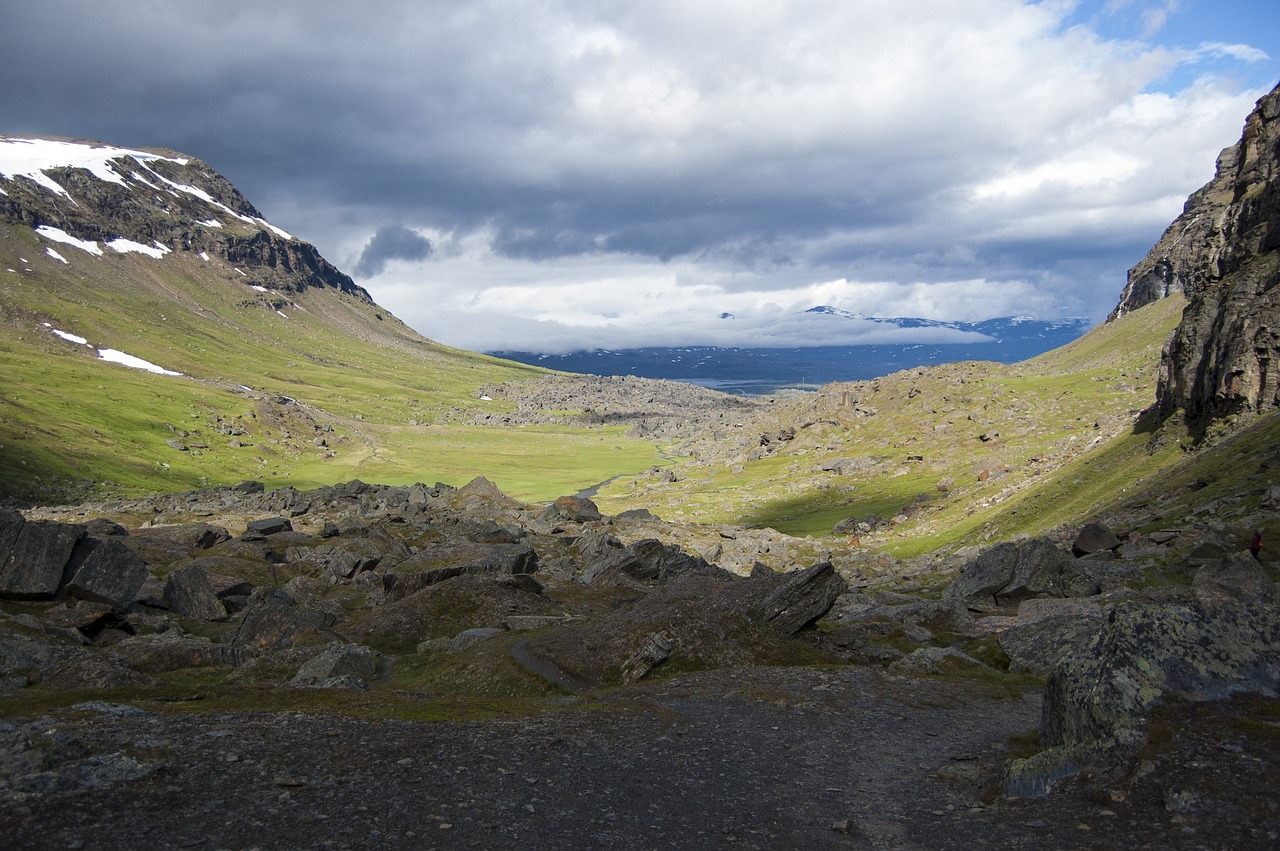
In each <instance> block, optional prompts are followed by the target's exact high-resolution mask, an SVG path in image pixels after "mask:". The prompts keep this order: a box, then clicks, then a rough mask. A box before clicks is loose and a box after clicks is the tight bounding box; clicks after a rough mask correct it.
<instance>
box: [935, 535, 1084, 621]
mask: <svg viewBox="0 0 1280 851" xmlns="http://www.w3.org/2000/svg"><path fill="white" fill-rule="evenodd" d="M1099 588H1100V585H1099V583H1098V581H1097V580H1096V579H1094V578H1092V577H1090V576H1089V575H1087V574H1086V573H1084V572H1082V571H1081V570H1080V569H1079V568H1078V567H1077V566H1076V563H1075V559H1073V558H1072V557H1071V556H1070V555H1068V554H1067V553H1066V552H1064V551H1062V550H1060V549H1058V547H1056V546H1054V544H1053V543H1052V542H1050V541H1047V540H1045V539H1043V538H1035V539H1032V540H1030V541H1022V542H1019V543H1003V544H997V545H996V546H994V547H991V548H990V549H988V550H985V551H984V552H982V553H981V554H980V555H979V556H978V557H977V558H976V559H974V560H973V562H971V563H970V564H969V565H968V566H966V567H965V568H964V570H963V571H962V572H961V574H960V576H958V577H957V578H956V579H955V581H954V582H952V583H951V586H950V587H949V588H948V589H947V593H946V596H947V597H949V598H957V597H958V598H965V597H976V598H991V599H994V601H995V602H996V603H997V604H999V605H1007V604H1012V603H1018V602H1020V601H1022V600H1026V599H1029V598H1032V597H1087V596H1090V595H1092V594H1096V593H1098V591H1099Z"/></svg>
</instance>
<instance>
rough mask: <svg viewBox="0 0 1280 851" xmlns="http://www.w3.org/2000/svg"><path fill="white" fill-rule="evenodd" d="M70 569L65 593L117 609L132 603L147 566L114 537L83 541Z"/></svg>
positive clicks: (145, 577) (143, 579) (145, 575)
mask: <svg viewBox="0 0 1280 851" xmlns="http://www.w3.org/2000/svg"><path fill="white" fill-rule="evenodd" d="M76 562H78V564H76ZM72 568H73V569H74V573H72V575H71V579H70V581H68V582H67V593H68V594H70V595H71V596H73V597H76V598H78V599H81V600H91V601H93V602H96V603H106V604H107V605H109V606H113V607H115V608H117V609H124V608H126V607H127V606H128V605H129V604H130V603H132V602H133V599H134V597H136V596H137V594H138V591H139V589H141V588H142V583H143V582H145V581H146V579H147V563H146V562H145V561H143V560H142V556H140V555H138V554H137V553H135V552H134V551H133V550H131V549H130V548H129V547H128V546H126V545H125V543H124V542H123V541H121V540H119V539H118V538H85V539H84V541H83V542H82V543H81V545H80V547H79V548H78V549H77V552H76V555H75V558H74V560H73V563H72Z"/></svg>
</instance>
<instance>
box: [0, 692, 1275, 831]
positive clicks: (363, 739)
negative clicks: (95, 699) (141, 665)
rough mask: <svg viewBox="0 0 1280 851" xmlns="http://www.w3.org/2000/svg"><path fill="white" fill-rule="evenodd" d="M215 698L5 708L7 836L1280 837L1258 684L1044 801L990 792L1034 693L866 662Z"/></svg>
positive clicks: (1035, 701)
mask: <svg viewBox="0 0 1280 851" xmlns="http://www.w3.org/2000/svg"><path fill="white" fill-rule="evenodd" d="M197 706H198V702H197V703H192V704H189V705H188V706H187V708H197ZM199 708H202V709H203V707H199ZM207 709H208V711H207V712H197V713H188V712H179V711H175V710H174V708H173V707H172V706H169V707H166V706H163V705H158V704H147V703H134V704H106V703H91V704H82V705H80V706H77V707H73V708H70V709H68V710H65V711H59V712H55V713H50V714H48V715H44V716H42V717H40V718H36V719H13V718H11V719H7V720H6V721H4V722H0V741H3V742H4V743H5V748H4V760H5V761H4V763H3V765H2V766H0V769H2V770H3V772H4V773H5V774H6V775H7V776H8V778H9V779H10V782H9V783H8V784H7V785H6V786H4V787H0V788H3V791H2V792H0V827H2V828H3V831H4V835H5V837H6V847H9V848H15V849H16V848H101V849H114V848H120V849H125V848H129V849H134V848H147V847H150V848H162V847H163V848H255V847H256V848H467V847H475V848H523V849H540V848H547V849H551V848H595V847H609V848H733V847H741V848H976V847H989V848H1066V847H1071V848H1125V849H1137V848H1153V849H1154V848H1188V849H1191V848H1222V849H1226V848H1233V849H1247V848H1273V847H1276V843H1277V841H1280V806H1278V804H1277V796H1276V794H1275V793H1274V789H1275V788H1276V783H1277V782H1278V781H1280V736H1277V735H1276V733H1275V729H1276V728H1273V730H1272V732H1271V734H1270V735H1268V736H1262V737H1258V736H1256V735H1254V736H1249V735H1247V734H1246V732H1245V731H1246V730H1247V729H1248V725H1247V723H1246V722H1249V721H1250V719H1254V718H1256V712H1257V707H1256V706H1255V705H1254V704H1253V703H1251V702H1250V701H1248V700H1244V699H1241V700H1237V701H1232V702H1227V703H1223V704H1215V705H1212V706H1209V707H1204V708H1201V709H1199V710H1196V711H1188V710H1187V709H1186V708H1185V707H1184V708H1182V709H1180V710H1178V711H1177V712H1175V713H1173V714H1171V715H1170V716H1169V717H1167V718H1164V719H1162V720H1161V724H1162V725H1164V726H1162V729H1166V730H1167V732H1166V733H1165V734H1163V737H1162V740H1161V741H1160V742H1158V743H1156V744H1155V745H1153V746H1152V747H1151V748H1150V749H1149V750H1148V752H1147V753H1146V755H1145V758H1144V761H1143V762H1142V763H1141V764H1140V766H1139V767H1138V769H1137V770H1136V771H1135V772H1133V773H1132V774H1130V775H1129V776H1127V777H1124V778H1121V779H1118V780H1115V781H1113V782H1110V783H1100V782H1090V781H1086V780H1081V781H1077V782H1076V783H1074V784H1072V785H1069V786H1067V787H1066V788H1064V789H1062V790H1060V791H1059V792H1058V793H1056V794H1055V795H1054V796H1052V797H1051V798H1049V799H1038V800H1014V799H1008V798H1005V797H1002V796H1000V795H999V794H997V792H996V785H997V776H998V773H999V770H1000V765H1001V764H1002V763H1003V761H1004V760H1005V759H1007V757H1008V755H1009V753H1010V751H1011V750H1012V749H1015V748H1018V747H1025V738H1026V734H1027V733H1028V731H1030V730H1034V728H1035V726H1036V723H1037V720H1038V717H1039V698H1038V695H1037V694H1035V693H1034V692H1033V693H1017V692H1005V691H992V690H991V689H990V688H988V687H986V686H983V685H974V684H956V683H946V682H938V681H935V680H930V679H920V678H905V677H893V676H887V675H885V674H883V673H881V672H879V671H874V670H869V669H866V668H856V667H842V668H829V669H811V668H793V669H778V668H752V669H744V670H738V671H727V672H707V673H701V674H691V675H687V676H684V677H680V678H677V679H675V680H672V681H669V682H663V683H656V684H641V685H637V686H634V687H631V688H629V689H627V690H625V691H613V692H603V693H600V694H593V695H590V696H582V697H578V698H575V699H571V700H565V701H561V702H559V703H558V704H556V705H554V706H548V708H547V709H546V711H544V712H541V713H537V714H533V715H530V716H528V717H522V718H505V719H496V720H490V721H475V722H414V721H408V720H401V719H394V718H391V719H381V720H378V721H370V720H363V719H360V718H352V717H343V716H335V715H324V714H299V713H275V714H273V713H245V712H238V713H230V714H228V713H224V712H220V711H218V709H217V707H216V706H210V707H207ZM1271 718H1272V721H1271V722H1269V723H1272V724H1274V723H1275V717H1274V715H1273V716H1271Z"/></svg>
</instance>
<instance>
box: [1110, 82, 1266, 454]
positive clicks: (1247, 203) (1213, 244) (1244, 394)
mask: <svg viewBox="0 0 1280 851" xmlns="http://www.w3.org/2000/svg"><path fill="white" fill-rule="evenodd" d="M1278 119H1280V86H1277V87H1276V88H1275V89H1273V90H1272V91H1271V92H1270V93H1269V94H1268V95H1266V96H1265V97H1263V98H1262V99H1261V100H1259V101H1258V104H1257V107H1256V108H1255V109H1254V111H1253V112H1252V113H1251V114H1250V115H1249V118H1248V119H1247V120H1246V122H1245V126H1244V132H1243V134H1242V135H1241V138H1240V141H1239V142H1238V143H1237V144H1235V145H1233V146H1232V147H1229V148H1227V149H1226V150H1224V151H1223V152H1222V154H1221V155H1220V156H1219V157H1218V166H1217V173H1216V174H1215V175H1214V178H1213V180H1211V181H1210V182H1209V183H1207V184H1206V185H1205V186H1204V187H1202V188H1201V189H1200V190H1199V191H1197V192H1196V193H1194V194H1193V195H1192V196H1191V197H1190V198H1189V199H1188V200H1187V203H1186V207H1185V208H1184V210H1183V213H1182V215H1181V216H1179V217H1178V218H1177V219H1176V220H1175V221H1174V222H1173V224H1172V225H1170V226H1169V229H1168V230H1166V231H1165V233H1164V236H1162V237H1161V238H1160V241H1159V242H1157V243H1156V245H1155V247H1154V248H1152V249H1151V252H1150V253H1149V254H1148V255H1147V256H1146V258H1144V259H1143V261H1142V262H1141V263H1139V264H1138V265H1136V266H1134V267H1133V269H1131V270H1130V271H1129V280H1128V284H1127V285H1126V287H1125V289H1124V292H1123V293H1122V294H1121V297H1120V303H1119V304H1118V305H1117V307H1116V309H1115V311H1114V312H1113V313H1112V315H1111V317H1110V319H1114V318H1116V317H1118V316H1121V315H1124V314H1125V313H1129V312H1131V311H1133V310H1136V309H1138V308H1139V307H1142V306H1143V305H1145V304H1148V303H1150V302H1152V301H1155V300H1156V299H1159V298H1163V297H1165V296H1168V295H1170V294H1173V293H1177V292H1181V293H1183V294H1184V295H1186V297H1187V298H1188V300H1189V303H1188V305H1187V308H1186V311H1185V313H1184V314H1183V319H1182V323H1181V324H1180V325H1179V327H1178V329H1177V331H1176V332H1175V333H1174V335H1173V336H1172V338H1171V339H1170V341H1169V344H1168V347H1167V349H1166V351H1165V353H1164V356H1163V358H1162V364H1161V376H1160V382H1159V388H1158V390H1157V409H1158V411H1159V414H1160V415H1161V417H1168V416H1170V415H1172V414H1174V413H1176V412H1177V411H1179V410H1181V411H1183V412H1185V415H1186V418H1187V420H1188V422H1189V423H1191V424H1192V425H1193V427H1199V428H1203V427H1204V425H1206V424H1207V423H1208V422H1210V421H1212V420H1214V419H1216V418H1219V417H1223V416H1227V415H1230V414H1234V413H1241V412H1249V411H1253V412H1261V411H1266V410H1271V409H1274V408H1276V407H1277V406H1280V386H1278V384H1277V374H1276V360H1277V354H1278V353H1280V336H1277V333H1278V331H1280V328H1278V327H1277V321H1276V320H1277V316H1278V315H1280V310H1278V309H1280V289H1278V288H1277V287H1276V284H1277V283H1278V282H1280V252H1278V251H1277V249H1280V120H1278Z"/></svg>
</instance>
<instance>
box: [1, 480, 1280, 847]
mask: <svg viewBox="0 0 1280 851" xmlns="http://www.w3.org/2000/svg"><path fill="white" fill-rule="evenodd" d="M757 532H759V533H760V534H761V535H765V533H764V531H763V530H745V529H737V528H732V527H707V528H705V529H703V530H701V532H700V533H699V534H700V535H701V536H704V537H701V538H699V537H697V536H692V537H691V535H692V533H691V532H689V531H688V530H687V529H683V530H682V529H681V528H680V527H678V526H675V525H671V524H663V523H662V522H661V521H659V520H657V519H656V518H654V517H652V515H649V514H648V513H647V512H628V513H625V514H624V515H619V516H617V517H609V516H605V515H602V514H601V513H600V512H599V510H598V509H597V507H596V506H595V505H594V504H593V503H592V502H591V501H590V500H587V499H582V498H575V497H566V498H563V499H560V500H557V501H556V502H554V503H552V504H549V505H545V506H543V505H529V504H525V503H520V502H518V501H516V500H512V499H510V498H509V497H506V496H505V495H504V494H502V493H501V492H500V491H498V490H497V489H496V488H494V487H493V486H492V484H490V483H488V482H486V481H484V480H483V479H478V480H476V481H474V482H472V483H471V484H469V485H467V486H465V487H463V488H450V487H447V486H442V485H438V486H435V487H427V486H425V485H415V486H411V487H386V486H374V485H367V484H365V483H361V482H348V483H345V484H341V485H335V486H333V487H329V488H320V489H317V490H315V491H307V492H299V491H295V490H292V489H281V490H278V491H264V490H263V489H262V488H261V486H260V485H256V484H253V483H246V484H245V485H243V486H240V487H236V488H219V489H211V490H207V491H199V492H193V493H189V494H174V495H166V496H157V497H151V498H146V499H139V500H128V501H120V502H116V503H110V504H106V503H104V504H95V505H86V506H71V507H64V508H60V509H42V510H40V511H38V512H37V511H32V512H28V513H27V514H26V515H20V514H18V513H17V512H8V513H0V548H3V550H4V552H2V553H0V711H2V712H3V713H4V716H3V720H0V828H3V829H4V831H5V836H6V839H7V843H6V847H32V848H46V847H47V848H137V847H210V848H252V847H258V848H312V847H350V848H375V847H376V848H382V847H406V848H420V847H483V848H504V847H512V848H515V847H520V848H544V847H545V848H552V847H556V848H561V847H595V846H606V845H607V846H609V847H622V848H658V847H669V846H670V847H681V848H703V847H708V848H709V847H729V846H731V845H737V846H742V847H754V848H778V847H818V848H822V847H850V848H860V847H885V848H971V847H977V846H983V847H1003V848H1039V847H1097V848H1119V847H1125V848H1169V847H1182V848H1250V847H1259V848H1262V847H1274V846H1275V844H1276V843H1277V837H1280V796H1277V795H1275V794H1274V793H1273V789H1274V788H1275V783H1276V781H1277V780H1278V779H1280V702H1277V701H1276V700H1275V699H1274V698H1267V697H1265V695H1268V694H1272V695H1273V694H1274V693H1275V691H1276V687H1277V675H1276V672H1277V671H1280V603H1278V602H1277V601H1278V599H1280V593H1278V592H1277V588H1276V584H1275V582H1274V580H1273V578H1272V574H1273V571H1272V570H1271V569H1270V568H1269V567H1266V566H1262V565H1259V564H1257V563H1256V562H1254V560H1253V559H1251V558H1249V557H1248V555H1246V554H1241V553H1238V552H1234V551H1233V550H1232V548H1231V546H1230V545H1229V544H1228V543H1227V542H1224V541H1221V540H1216V539H1213V538H1211V537H1206V538H1204V539H1203V540H1199V541H1196V542H1192V541H1188V540H1180V537H1179V536H1178V535H1175V534H1173V533H1170V535H1169V536H1164V535H1157V536H1144V535H1129V534H1121V535H1117V534H1115V533H1114V532H1113V531H1112V530H1111V529H1109V528H1107V527H1105V526H1102V525H1100V524H1090V525H1088V526H1086V527H1084V528H1081V529H1079V530H1077V533H1076V534H1075V536H1074V538H1073V540H1072V541H1071V543H1070V545H1069V546H1064V545H1063V543H1062V542H1058V541H1054V540H1049V539H1031V540H1025V541H1019V542H1007V543H1003V544H999V545H996V546H993V547H991V548H989V549H986V550H984V551H982V552H980V553H976V554H973V555H972V556H970V557H966V558H963V559H958V560H953V561H952V562H948V563H945V564H943V563H939V564H934V565H932V566H923V567H922V566H919V565H913V566H907V565H891V566H890V568H891V569H888V570H881V569H879V568H878V567H877V566H876V565H875V564H873V563H872V562H869V561H865V560H861V559H859V558H855V557H854V555H853V554H852V553H846V552H843V551H841V552H838V553H836V554H835V557H834V558H833V557H832V555H831V554H830V553H828V554H827V560H816V559H815V557H814V556H813V554H812V553H811V552H810V551H809V550H806V549H804V548H803V547H801V546H800V544H801V542H799V541H794V540H792V541H790V542H788V541H787V540H786V539H785V536H776V535H774V536H773V537H769V536H768V535H765V537H759V536H758V535H757V534H756V533H757ZM1181 537H1183V538H1185V536H1181ZM711 539H714V540H715V541H716V542H717V543H715V544H714V546H712V547H711V548H710V549H708V548H707V546H708V541H709V540H711ZM693 541H701V542H702V543H701V544H699V546H698V547H697V548H692V547H689V546H686V545H687V544H689V543H690V542H693ZM1175 542H1178V544H1179V545H1178V547H1177V548H1172V544H1173V543H1175ZM818 545H819V542H806V546H809V547H816V546H818ZM717 562H719V563H720V564H719V566H717ZM726 566H732V567H733V568H734V569H732V570H729V569H725V567H726ZM913 571H914V572H913ZM1239 693H1244V694H1243V696H1240V695H1239ZM1232 695H1237V696H1235V697H1232ZM1258 695H1264V696H1258Z"/></svg>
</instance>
